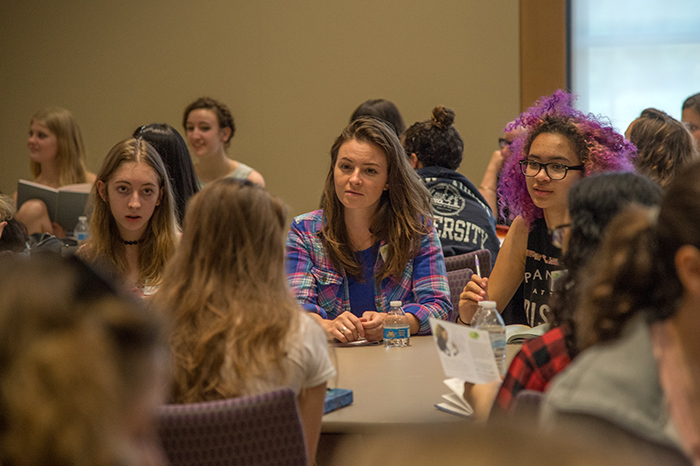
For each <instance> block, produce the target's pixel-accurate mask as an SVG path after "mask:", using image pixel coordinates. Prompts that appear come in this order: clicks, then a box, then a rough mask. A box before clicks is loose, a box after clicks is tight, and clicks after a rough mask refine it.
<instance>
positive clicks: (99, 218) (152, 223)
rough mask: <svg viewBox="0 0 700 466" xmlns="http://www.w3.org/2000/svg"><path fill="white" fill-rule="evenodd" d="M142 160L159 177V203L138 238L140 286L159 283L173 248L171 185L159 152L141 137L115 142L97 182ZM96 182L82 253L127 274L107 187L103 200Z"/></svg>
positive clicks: (173, 229) (173, 214)
mask: <svg viewBox="0 0 700 466" xmlns="http://www.w3.org/2000/svg"><path fill="white" fill-rule="evenodd" d="M128 162H137V163H144V164H146V165H148V166H149V167H151V168H152V169H153V170H154V171H155V173H156V176H157V177H158V184H159V186H158V187H159V191H160V193H161V200H160V204H159V205H157V206H156V208H155V210H154V211H153V216H152V217H151V219H150V220H149V222H148V228H146V232H145V233H144V236H143V238H141V239H140V240H139V245H138V248H139V276H140V280H141V283H142V284H143V285H148V286H155V285H158V284H159V283H160V281H161V278H162V276H163V269H164V267H165V262H166V261H167V260H168V259H169V258H170V256H172V254H173V252H174V251H175V243H176V241H177V232H178V227H177V223H176V220H175V210H174V207H173V197H172V188H171V187H170V181H169V180H168V173H167V171H166V169H165V165H163V161H162V160H161V158H160V155H158V152H156V150H155V149H154V148H153V146H152V145H150V144H149V143H148V142H146V141H144V140H143V139H141V138H137V139H135V138H131V139H125V140H123V141H120V142H118V143H117V144H116V145H115V146H114V147H112V149H111V150H110V151H109V153H108V154H107V157H105V160H104V162H103V163H102V168H101V169H100V172H99V173H98V175H97V181H102V182H103V183H104V184H105V185H108V184H109V181H110V179H111V178H112V175H113V174H114V172H116V171H117V169H118V168H119V167H120V166H121V165H122V164H124V163H128ZM97 185H98V183H97V182H96V183H95V187H94V188H93V189H92V192H91V194H90V204H91V206H92V208H93V212H92V217H91V219H90V233H89V236H88V240H87V242H86V244H85V253H84V256H85V258H86V259H87V260H89V261H91V262H93V263H100V264H102V265H106V266H107V267H108V268H110V269H111V271H113V272H114V273H115V274H116V277H117V278H122V277H124V276H125V275H126V273H127V270H128V264H127V262H126V253H125V250H124V244H123V243H122V242H121V235H120V233H119V229H118V228H117V222H116V220H114V216H113V215H112V211H111V209H110V207H109V190H107V189H105V199H103V198H102V196H100V193H99V191H98V189H97Z"/></svg>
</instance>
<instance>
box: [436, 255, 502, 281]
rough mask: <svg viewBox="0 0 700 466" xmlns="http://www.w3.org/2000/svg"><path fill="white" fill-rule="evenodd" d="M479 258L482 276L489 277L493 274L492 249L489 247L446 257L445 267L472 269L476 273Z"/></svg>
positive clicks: (448, 269) (448, 268) (449, 268)
mask: <svg viewBox="0 0 700 466" xmlns="http://www.w3.org/2000/svg"><path fill="white" fill-rule="evenodd" d="M475 257H478V258H479V268H480V269H481V276H482V277H488V276H489V275H491V251H489V250H488V249H479V250H478V251H472V252H467V253H465V254H460V255H458V256H451V257H445V269H447V271H448V272H449V271H450V270H459V269H472V270H473V271H474V273H476V260H475Z"/></svg>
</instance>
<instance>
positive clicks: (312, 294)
mask: <svg viewBox="0 0 700 466" xmlns="http://www.w3.org/2000/svg"><path fill="white" fill-rule="evenodd" d="M322 226H323V211H322V210H316V211H314V212H309V213H307V214H303V215H300V216H298V217H296V218H295V219H294V221H293V222H292V226H291V229H290V230H289V234H288V235H287V266H286V267H287V279H288V280H289V285H290V287H291V289H292V293H294V295H295V296H296V298H297V301H299V303H300V304H301V305H302V307H303V308H304V309H306V310H307V311H312V312H316V313H318V314H319V315H320V316H321V317H323V318H324V319H335V318H336V317H337V316H339V315H340V314H342V313H343V312H345V311H350V297H349V293H348V281H347V278H346V276H345V272H344V271H337V270H336V269H335V267H333V264H331V261H330V259H329V257H328V254H326V250H325V248H324V246H323V240H322V239H321V228H322ZM386 247H387V245H386V243H385V242H381V243H380V244H379V252H380V253H379V254H377V261H376V263H375V264H374V273H375V274H376V273H377V271H379V269H380V267H381V266H382V264H383V263H384V259H383V257H382V252H383V251H384V250H385V248H386ZM368 279H370V278H369V277H368ZM371 280H372V281H374V277H372V278H371ZM374 301H375V303H376V305H377V311H378V312H386V311H388V310H389V307H390V306H389V302H391V301H401V302H402V303H403V309H404V312H406V313H409V314H413V315H414V316H416V318H417V319H418V320H419V321H420V330H419V331H418V334H419V335H427V334H429V333H430V323H429V321H428V318H429V317H435V318H437V319H447V318H448V316H449V315H450V313H451V312H452V303H451V301H450V288H449V286H448V284H447V275H446V272H445V258H444V256H443V254H442V246H441V245H440V239H439V237H438V235H437V232H436V231H435V228H434V227H432V226H431V227H430V233H429V234H427V235H424V236H422V237H421V241H420V250H419V251H418V254H416V256H415V257H414V258H413V260H410V261H409V262H408V263H407V264H406V268H404V271H403V274H401V276H400V277H399V278H398V280H397V279H396V277H394V276H390V277H387V278H385V279H384V280H382V283H381V290H377V289H376V286H375V290H374Z"/></svg>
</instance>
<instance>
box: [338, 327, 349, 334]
mask: <svg viewBox="0 0 700 466" xmlns="http://www.w3.org/2000/svg"><path fill="white" fill-rule="evenodd" d="M347 329H348V328H347V327H346V326H345V325H343V330H341V331H340V332H341V333H345V331H346V330H347Z"/></svg>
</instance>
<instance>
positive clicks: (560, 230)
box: [552, 223, 571, 249]
mask: <svg viewBox="0 0 700 466" xmlns="http://www.w3.org/2000/svg"><path fill="white" fill-rule="evenodd" d="M565 228H571V224H570V223H565V224H564V225H559V226H558V227H556V228H555V229H554V230H552V244H553V245H554V246H556V247H558V248H559V249H561V248H562V246H563V244H564V229H565Z"/></svg>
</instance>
